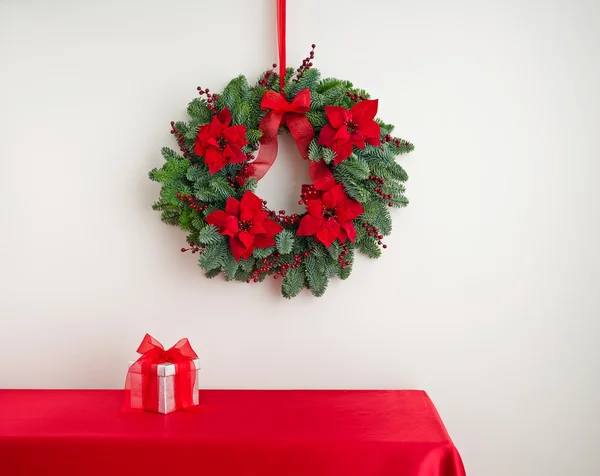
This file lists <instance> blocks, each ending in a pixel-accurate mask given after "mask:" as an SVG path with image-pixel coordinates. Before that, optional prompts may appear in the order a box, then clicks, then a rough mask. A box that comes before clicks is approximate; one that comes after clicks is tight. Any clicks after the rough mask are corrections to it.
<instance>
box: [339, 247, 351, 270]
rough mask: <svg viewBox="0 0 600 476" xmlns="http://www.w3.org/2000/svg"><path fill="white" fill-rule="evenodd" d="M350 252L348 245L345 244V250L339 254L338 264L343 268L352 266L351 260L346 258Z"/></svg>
mask: <svg viewBox="0 0 600 476" xmlns="http://www.w3.org/2000/svg"><path fill="white" fill-rule="evenodd" d="M348 253H349V251H348V245H344V251H342V252H341V253H340V255H339V256H338V264H339V265H340V267H341V268H342V269H346V267H348V266H350V261H347V260H346V255H347V254H348Z"/></svg>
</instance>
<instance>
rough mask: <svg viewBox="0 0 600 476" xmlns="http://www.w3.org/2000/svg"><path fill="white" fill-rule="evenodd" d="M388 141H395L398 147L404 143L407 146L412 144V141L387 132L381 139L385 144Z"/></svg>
mask: <svg viewBox="0 0 600 476" xmlns="http://www.w3.org/2000/svg"><path fill="white" fill-rule="evenodd" d="M386 142H393V143H394V144H396V147H401V146H403V145H405V146H407V147H408V146H410V142H408V141H403V140H402V139H396V138H394V137H392V136H391V135H390V134H386V135H385V136H384V137H383V138H382V139H381V143H382V144H385V143H386Z"/></svg>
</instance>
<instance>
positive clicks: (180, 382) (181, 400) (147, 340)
mask: <svg viewBox="0 0 600 476" xmlns="http://www.w3.org/2000/svg"><path fill="white" fill-rule="evenodd" d="M137 353H138V354H142V356H141V357H140V358H139V359H138V360H136V361H135V363H134V364H133V365H132V366H131V367H130V368H129V371H128V372H127V383H126V390H128V391H130V392H131V398H128V399H127V402H126V403H127V404H126V406H127V407H129V408H131V409H146V408H154V407H155V406H156V405H157V402H158V393H157V392H158V387H157V385H156V378H157V377H156V367H157V365H158V364H164V363H165V362H171V363H173V364H175V375H174V379H175V380H174V393H175V408H176V409H186V408H190V407H193V406H194V405H195V404H194V401H193V389H194V385H195V383H196V366H195V365H194V362H193V360H194V359H197V358H198V355H197V354H196V352H194V349H192V346H191V345H190V342H189V341H188V339H187V338H184V339H180V340H179V341H178V342H177V343H176V344H175V345H174V346H173V347H171V348H170V349H168V350H165V348H164V347H163V345H162V344H161V343H160V342H159V341H157V340H156V339H155V338H154V337H152V336H150V335H149V334H146V335H145V336H144V340H142V343H141V344H140V346H139V347H138V349H137ZM134 375H135V376H136V377H137V378H138V379H139V380H136V383H135V385H134V384H132V380H133V376H134Z"/></svg>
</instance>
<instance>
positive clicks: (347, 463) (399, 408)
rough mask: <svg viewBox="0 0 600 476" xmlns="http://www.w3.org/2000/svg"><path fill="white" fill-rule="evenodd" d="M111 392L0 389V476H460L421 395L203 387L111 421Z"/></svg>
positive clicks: (114, 400) (117, 395) (118, 399)
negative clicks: (192, 408) (179, 402)
mask: <svg viewBox="0 0 600 476" xmlns="http://www.w3.org/2000/svg"><path fill="white" fill-rule="evenodd" d="M122 398H123V392H122V391H118V390H0V474H2V475H6V476H14V475H27V476H37V475H41V476H55V475H56V476H59V475H60V476H116V475H144V476H152V475H160V476H167V475H181V476H183V475H202V476H220V475H236V476H320V475H327V476H338V475H339V476H350V475H361V476H371V475H373V476H375V475H378V476H379V475H380V476H388V475H390V476H391V475H394V476H464V474H465V472H464V469H463V465H462V462H461V460H460V456H459V455H458V452H457V451H456V449H455V447H454V445H453V444H452V441H451V440H450V438H449V436H448V433H447V432H446V429H445V428H444V424H443V423H442V421H441V420H440V417H439V415H438V413H437V411H436V409H435V407H434V406H433V404H432V403H431V400H430V399H429V398H428V396H427V394H426V393H425V392H422V391H316V390H302V391H296V390H293V391H292V390H289V391H262V390H254V391H252V390H203V391H201V393H200V401H201V406H200V408H199V411H197V412H195V413H187V412H176V413H171V414H169V415H158V414H153V413H139V414H123V413H121V403H122Z"/></svg>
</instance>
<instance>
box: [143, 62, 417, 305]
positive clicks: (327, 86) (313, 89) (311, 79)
mask: <svg viewBox="0 0 600 476" xmlns="http://www.w3.org/2000/svg"><path fill="white" fill-rule="evenodd" d="M295 74H296V70H295V69H294V68H287V70H286V85H285V89H284V93H285V95H286V97H287V99H288V100H293V98H294V97H295V96H296V95H297V94H298V93H299V92H300V91H301V90H303V89H306V88H308V89H309V90H310V93H311V109H310V111H308V112H307V113H306V117H307V119H308V120H309V122H310V123H311V125H312V127H313V130H314V131H315V139H314V140H313V141H312V143H311V144H310V147H309V153H308V155H309V159H310V160H311V161H324V162H325V163H326V164H328V165H329V167H330V168H331V170H332V172H333V174H334V177H335V179H336V181H337V182H339V183H342V184H343V186H344V190H345V192H346V194H347V195H348V197H350V198H351V199H353V200H356V201H359V202H360V203H361V204H362V206H363V208H364V212H363V213H362V215H360V216H359V217H358V218H357V219H356V220H355V228H356V231H357V236H356V239H355V241H354V243H351V242H349V241H346V242H345V243H344V244H342V243H340V242H339V241H338V240H336V241H334V242H333V243H332V244H331V246H330V247H328V248H327V247H325V246H324V245H323V244H321V243H319V242H316V241H315V239H314V238H313V237H304V236H297V235H296V232H297V229H298V225H297V224H294V225H290V224H285V225H284V227H283V230H282V231H281V232H280V233H278V234H277V235H275V246H271V247H268V248H256V249H254V251H253V253H252V256H250V257H249V258H248V259H247V260H244V259H240V260H239V261H236V260H235V259H234V257H233V255H232V253H231V250H230V245H229V238H228V237H226V236H224V235H222V234H221V233H220V232H219V230H218V229H217V228H216V227H215V226H213V225H208V224H207V222H206V217H207V216H208V215H210V214H211V213H212V212H214V211H217V210H224V209H225V205H226V203H227V200H228V199H230V198H234V199H236V200H240V199H241V197H242V196H243V194H244V193H245V192H246V191H248V190H250V191H253V192H254V191H255V190H256V188H257V182H256V180H254V179H252V178H250V179H247V180H246V181H245V182H244V183H242V182H238V181H237V177H238V175H239V174H240V173H242V167H244V164H239V163H232V164H228V165H227V166H225V167H224V168H223V169H221V170H219V171H218V172H216V173H214V174H211V173H210V172H209V169H208V167H207V166H206V165H205V164H204V158H203V157H199V156H196V155H195V153H194V152H193V151H194V143H195V140H196V137H197V135H198V130H199V128H200V127H202V126H203V125H204V124H207V123H209V122H210V121H211V120H212V118H213V115H214V114H215V112H214V109H215V108H216V110H217V111H221V110H223V109H224V108H225V107H227V108H229V110H230V111H231V114H232V125H235V124H241V125H244V126H245V127H246V140H247V141H248V145H247V146H245V147H244V148H243V151H244V153H254V148H255V147H257V146H259V141H260V138H261V136H262V131H260V130H259V124H260V121H261V120H262V119H263V118H264V117H265V115H266V114H267V113H268V111H264V110H262V109H261V107H260V104H261V100H262V97H263V95H264V93H265V91H266V90H267V89H271V90H273V91H276V92H278V91H279V78H278V77H277V75H276V74H274V73H272V74H271V75H270V76H269V77H266V76H265V74H264V73H263V74H262V75H261V77H260V79H261V81H260V82H259V83H258V84H256V85H250V84H249V83H248V80H247V79H246V78H245V77H244V76H238V77H236V78H234V79H233V80H231V81H230V82H229V83H228V84H227V86H225V88H224V90H223V91H222V92H221V93H220V94H218V95H217V99H216V100H215V102H213V103H212V105H211V103H210V102H209V101H207V99H205V98H202V97H200V98H195V99H193V100H192V101H191V102H190V103H189V104H188V107H187V114H188V118H187V119H186V120H181V121H177V122H175V124H174V129H175V130H176V131H174V133H175V132H176V133H177V134H178V135H177V138H178V139H179V141H180V148H181V153H180V152H176V151H175V150H173V149H171V148H168V147H164V148H163V149H162V150H161V153H162V156H163V158H164V163H163V164H162V166H161V167H158V168H154V169H152V170H151V171H150V172H149V178H150V179H151V180H153V181H155V182H158V183H160V184H161V190H160V196H159V198H158V200H157V201H156V202H155V203H154V204H153V205H152V208H153V209H154V210H157V211H159V212H160V213H161V219H162V221H163V222H164V223H166V224H169V225H173V226H178V227H179V228H181V229H182V230H184V231H185V232H186V240H187V242H188V243H189V246H190V249H194V250H195V252H199V256H198V264H199V266H200V267H201V268H202V269H203V270H204V273H205V275H206V277H207V278H214V277H216V276H218V275H219V274H222V275H223V278H224V279H225V280H227V281H231V280H237V281H244V282H253V281H256V282H260V281H263V280H264V279H265V278H266V277H267V276H269V275H274V276H275V277H278V278H279V279H281V282H282V285H281V292H282V295H283V296H284V297H286V298H292V297H295V296H297V295H298V294H300V293H301V292H302V290H303V289H304V288H307V289H308V290H309V291H310V292H311V293H312V294H313V295H314V296H322V295H323V294H324V293H325V291H326V289H327V285H328V283H329V280H330V279H332V278H335V277H337V278H340V279H347V278H348V276H349V275H350V274H351V272H352V269H353V265H354V259H355V252H356V251H359V252H361V253H362V254H364V255H366V256H368V257H370V258H378V257H379V256H381V251H382V250H381V248H382V247H381V241H380V238H379V237H378V236H377V235H378V234H379V235H383V236H387V235H389V234H390V233H391V231H392V218H391V214H390V210H391V209H392V208H393V207H404V206H406V205H407V204H408V199H407V198H406V196H405V187H404V182H406V181H407V180H408V175H407V174H406V171H405V170H404V169H403V168H402V166H400V165H399V164H398V163H397V162H396V156H398V155H402V154H405V153H408V152H410V151H412V150H413V149H414V146H413V144H411V143H409V142H407V141H405V140H403V139H397V138H391V134H392V133H393V130H394V126H393V125H391V124H387V123H385V122H383V121H381V120H380V119H377V122H378V124H379V126H380V131H381V138H382V143H381V146H380V147H375V146H371V145H367V146H366V147H365V148H364V149H359V148H355V149H354V153H353V154H352V155H351V156H350V157H349V158H347V159H346V160H343V161H342V162H340V163H339V164H337V165H335V164H334V159H335V154H334V152H333V151H332V150H331V149H328V148H326V147H323V146H320V145H318V140H317V138H318V136H319V132H320V130H321V129H322V128H323V126H324V125H325V124H327V123H328V121H327V117H326V114H325V106H342V107H346V108H351V107H352V106H353V105H354V104H356V102H355V100H353V99H352V98H351V97H350V96H349V93H350V94H356V95H358V96H363V97H366V98H369V97H370V96H369V94H368V93H367V92H366V91H364V90H362V89H359V88H355V87H354V86H353V84H352V83H351V82H349V81H345V80H340V79H336V78H325V79H321V77H320V73H319V71H318V70H317V69H314V68H309V69H306V70H304V71H303V72H302V73H301V74H300V75H299V77H296V76H295ZM265 78H266V79H265ZM285 130H287V128H286V127H285V126H282V128H281V130H280V131H281V132H283V131H285ZM181 141H182V142H181ZM378 190H379V191H378ZM299 193H300V191H298V194H299ZM186 197H187V198H186ZM192 204H193V206H192ZM302 216H303V215H301V217H302ZM373 227H374V228H373ZM373 229H377V233H374V232H371V236H369V232H370V230H373ZM346 263H347V264H346ZM261 270H262V271H261Z"/></svg>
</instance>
